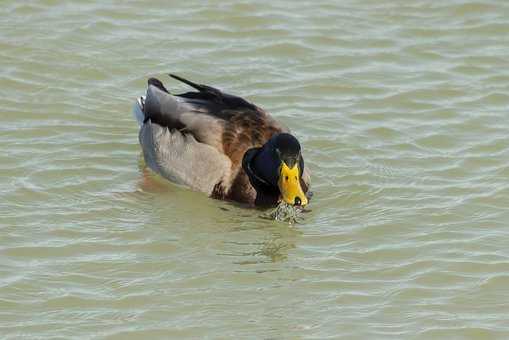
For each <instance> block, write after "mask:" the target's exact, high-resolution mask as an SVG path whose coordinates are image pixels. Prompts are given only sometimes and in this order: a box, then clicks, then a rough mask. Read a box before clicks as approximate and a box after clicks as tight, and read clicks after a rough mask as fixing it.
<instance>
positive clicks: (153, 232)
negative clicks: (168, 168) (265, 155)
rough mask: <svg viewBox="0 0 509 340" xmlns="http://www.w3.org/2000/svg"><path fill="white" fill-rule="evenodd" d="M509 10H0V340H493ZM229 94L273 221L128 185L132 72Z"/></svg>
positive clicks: (108, 4) (158, 187)
mask: <svg viewBox="0 0 509 340" xmlns="http://www.w3.org/2000/svg"><path fill="white" fill-rule="evenodd" d="M508 32H509V2H506V1H502V0H500V1H488V0H478V1H469V0H453V1H427V0H416V1H403V0H399V1H393V0H391V1H389V0H384V1H378V0H376V1H375V0H371V1H312V2H311V1H300V2H297V1H264V2H260V1H254V0H253V1H229V0H226V1H224V0H222V1H211V2H208V3H207V4H205V3H203V2H201V1H186V2H174V3H173V4H172V3H169V2H166V1H157V2H156V1H153V2H152V1H151V2H145V3H136V2H131V1H126V2H120V1H118V2H112V1H104V2H97V3H93V2H80V4H78V3H71V2H58V1H49V0H45V1H4V2H3V3H2V6H0V60H1V65H2V66H1V67H0V91H1V92H0V93H1V101H2V104H1V106H0V334H1V335H2V338H6V339H10V338H12V339H14V338H16V339H17V338H32V337H33V338H43V339H48V338H52V337H61V338H71V337H77V338H110V337H111V338H112V339H129V338H132V339H138V338H146V339H156V338H168V337H174V338H184V337H194V338H200V337H210V338H245V337H247V338H260V339H261V338H300V337H302V338H326V337H341V336H343V337H345V338H352V337H353V338H419V339H432V338H446V337H447V338H478V339H486V338H501V339H504V338H509V309H508V303H509V247H508V245H509V229H508V224H507V221H508V220H509V212H508V206H509V137H508V135H509V116H508V114H509V34H508ZM167 72H174V73H177V74H180V75H182V76H185V77H188V78H190V79H193V80H196V81H198V82H200V83H205V84H210V85H214V86H217V87H219V88H221V89H223V90H225V91H229V92H232V93H235V94H239V95H242V96H245V97H246V98H247V99H249V100H251V101H253V102H255V103H257V104H258V105H260V106H262V107H264V108H266V109H267V110H268V111H270V112H271V113H272V114H273V115H274V116H275V117H277V119H279V120H281V121H282V122H284V123H285V124H286V125H288V126H289V127H290V128H291V129H292V131H293V132H294V133H295V135H296V136H298V138H299V139H300V140H301V143H302V144H303V146H304V155H305V159H306V164H307V166H308V167H309V168H310V170H311V172H312V180H313V191H314V192H315V196H314V199H313V200H312V202H311V205H310V208H311V210H312V212H310V213H308V214H306V215H305V220H304V222H303V223H301V224H299V225H297V226H295V227H290V226H288V225H286V224H284V223H277V222H270V221H267V220H264V219H261V218H260V217H259V215H260V212H259V211H251V210H246V209H242V208H239V207H237V206H234V205H231V204H228V203H223V202H219V201H214V200H210V199H208V198H206V197H205V196H203V195H202V194H200V193H195V192H191V191H188V190H185V189H183V188H180V187H176V186H173V185H169V184H167V183H166V182H165V181H163V180H161V179H159V178H157V177H156V176H155V175H153V174H151V173H150V172H149V171H147V170H146V169H144V165H143V162H142V158H141V157H140V147H139V145H138V139H137V125H136V123H135V121H134V119H133V118H132V115H131V106H132V104H133V101H134V98H135V97H136V96H139V95H141V94H143V91H144V89H145V86H146V79H147V77H149V76H157V77H161V78H162V79H164V80H165V82H166V83H167V85H168V86H169V87H170V88H171V89H174V90H178V91H180V90H183V89H185V87H183V86H182V84H178V83H176V82H175V81H170V80H169V79H168V78H167V76H165V74H166V73H167Z"/></svg>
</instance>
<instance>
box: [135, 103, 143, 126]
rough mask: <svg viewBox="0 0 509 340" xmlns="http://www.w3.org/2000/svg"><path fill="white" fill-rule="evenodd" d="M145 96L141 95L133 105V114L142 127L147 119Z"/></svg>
mask: <svg viewBox="0 0 509 340" xmlns="http://www.w3.org/2000/svg"><path fill="white" fill-rule="evenodd" d="M144 109H145V97H139V98H138V99H136V103H134V105H133V115H134V118H136V121H137V122H138V125H139V126H140V127H141V126H142V125H143V122H144V121H145V113H144Z"/></svg>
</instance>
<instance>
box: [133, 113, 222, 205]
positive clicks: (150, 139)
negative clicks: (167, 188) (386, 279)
mask: <svg viewBox="0 0 509 340" xmlns="http://www.w3.org/2000/svg"><path fill="white" fill-rule="evenodd" d="M139 139H140V144H141V146H142V148H143V155H144V158H145V162H146V164H147V165H148V166H149V167H150V168H151V169H152V170H153V171H154V172H156V173H158V174H160V175H161V176H163V177H165V178H166V179H168V180H170V181H172V182H174V183H177V184H182V185H186V186H188V187H190V188H192V189H194V190H198V191H202V192H205V193H207V194H209V195H210V194H211V193H212V190H213V189H214V186H215V185H216V184H217V183H219V182H222V181H223V180H225V179H227V178H228V177H229V172H230V167H231V161H230V159H229V158H228V157H227V156H225V155H224V154H222V153H220V152H219V151H217V150H216V149H215V148H214V147H212V146H210V145H207V144H204V143H200V142H198V141H196V139H195V138H194V137H193V136H192V135H191V134H184V133H181V132H180V131H177V130H173V131H171V132H170V130H169V129H168V128H166V127H162V126H160V125H157V124H152V123H151V122H150V121H148V122H146V123H145V124H143V125H142V127H141V129H140V135H139Z"/></svg>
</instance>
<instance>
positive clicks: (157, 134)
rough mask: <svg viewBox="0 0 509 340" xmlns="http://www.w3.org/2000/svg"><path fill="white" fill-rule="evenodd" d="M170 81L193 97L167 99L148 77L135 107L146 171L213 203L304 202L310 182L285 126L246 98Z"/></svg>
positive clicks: (157, 83) (164, 91) (295, 142)
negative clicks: (179, 84) (202, 193)
mask: <svg viewBox="0 0 509 340" xmlns="http://www.w3.org/2000/svg"><path fill="white" fill-rule="evenodd" d="M170 76H171V77H172V78H174V79H176V80H179V81H181V82H183V83H185V84H187V85H189V86H191V87H192V88H194V89H196V90H197V92H196V91H193V92H186V93H182V94H171V93H170V92H169V91H168V90H167V89H166V88H165V87H164V85H163V83H162V82H161V81H160V80H158V79H155V78H150V79H149V80H148V88H147V93H146V96H144V97H140V98H139V99H138V100H137V101H136V103H135V105H134V114H135V116H136V118H137V120H138V122H139V125H140V132H139V141H140V144H141V147H142V149H143V155H144V158H145V163H146V164H147V165H148V167H150V168H151V169H152V170H153V171H155V172H156V173H158V174H160V175H161V176H163V177H165V178H167V179H168V180H170V181H172V182H175V183H177V184H183V185H185V186H187V187H190V188H192V189H194V190H198V191H202V192H204V193H206V194H207V195H209V196H210V197H212V198H216V199H222V200H229V201H235V202H240V203H246V204H248V205H251V206H266V207H267V206H274V205H276V204H278V203H279V202H280V201H281V200H284V201H285V202H286V203H287V204H291V205H300V206H305V205H306V204H308V197H307V196H306V193H308V189H309V185H310V177H309V174H308V172H307V170H306V169H305V168H304V159H303V158H302V153H301V147H300V144H299V141H298V140H297V138H295V137H294V136H293V135H291V134H290V131H289V130H288V128H286V127H284V126H283V125H282V124H280V123H279V122H277V121H276V120H275V119H273V118H272V117H271V116H270V115H269V114H268V113H267V112H265V111H264V110H262V109H261V108H259V107H258V106H256V105H254V104H252V103H250V102H248V101H246V100H245V99H243V98H240V97H237V96H233V95H230V94H226V93H223V92H221V91H220V90H218V89H216V88H213V87H211V86H207V85H201V84H196V83H193V82H191V81H189V80H187V79H184V78H181V77H178V76H176V75H173V74H170Z"/></svg>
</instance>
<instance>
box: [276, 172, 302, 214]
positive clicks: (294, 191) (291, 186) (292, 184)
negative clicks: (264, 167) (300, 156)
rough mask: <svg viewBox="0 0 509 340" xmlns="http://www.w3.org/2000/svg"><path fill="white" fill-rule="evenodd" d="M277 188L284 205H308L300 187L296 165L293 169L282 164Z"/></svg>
mask: <svg viewBox="0 0 509 340" xmlns="http://www.w3.org/2000/svg"><path fill="white" fill-rule="evenodd" d="M278 186H279V190H280V191H281V195H282V196H283V200H284V201H285V202H286V203H288V204H292V205H293V204H296V205H302V206H304V205H306V204H308V199H307V197H306V195H305V194H304V192H303V191H302V188H301V186H300V176H299V167H298V166H297V164H295V165H294V166H293V168H289V167H288V165H286V163H285V162H282V164H281V173H280V174H279V181H278Z"/></svg>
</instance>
